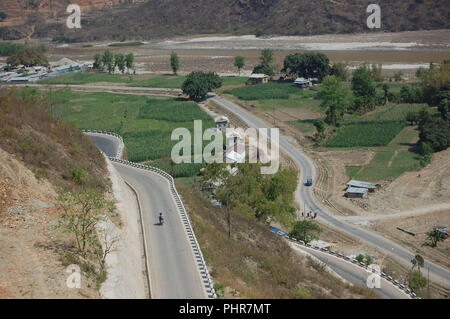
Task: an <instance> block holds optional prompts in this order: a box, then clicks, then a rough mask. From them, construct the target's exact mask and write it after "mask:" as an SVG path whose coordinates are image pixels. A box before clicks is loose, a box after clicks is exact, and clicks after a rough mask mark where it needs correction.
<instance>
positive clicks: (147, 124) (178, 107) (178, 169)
mask: <svg viewBox="0 0 450 319" xmlns="http://www.w3.org/2000/svg"><path fill="white" fill-rule="evenodd" d="M51 100H52V104H53V107H52V109H53V112H54V114H55V115H57V116H59V117H61V118H63V119H65V120H67V121H69V122H71V123H73V125H75V126H77V127H79V128H83V129H100V130H107V131H113V132H116V133H118V134H121V135H122V136H123V138H124V142H125V146H126V148H127V152H128V159H129V160H131V161H135V162H145V161H152V163H155V166H158V167H161V168H163V169H166V168H167V167H169V168H170V169H171V171H172V172H174V174H176V176H182V177H188V176H192V175H196V174H197V173H198V171H199V169H200V168H201V167H202V164H176V165H173V167H172V166H171V164H170V154H171V151H172V147H173V145H175V144H176V143H178V141H172V140H171V134H172V131H173V130H174V129H175V128H178V127H183V128H187V129H188V130H190V131H191V132H193V128H194V120H202V127H203V129H206V128H209V127H214V126H215V124H214V121H213V120H212V119H211V118H210V117H209V116H208V115H207V114H206V113H205V112H203V111H202V110H201V109H200V108H199V107H198V106H197V105H196V104H195V103H193V102H189V101H184V100H182V99H179V98H169V97H167V98H165V97H148V96H139V95H128V94H112V93H80V92H73V91H69V90H59V91H56V92H53V93H52V97H51ZM205 143H206V142H205Z"/></svg>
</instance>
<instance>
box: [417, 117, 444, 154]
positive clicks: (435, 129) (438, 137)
mask: <svg viewBox="0 0 450 319" xmlns="http://www.w3.org/2000/svg"><path fill="white" fill-rule="evenodd" d="M419 137H420V141H421V142H427V143H429V144H430V146H431V147H432V149H433V151H435V152H440V151H443V150H446V149H447V148H448V147H449V146H450V123H449V122H447V121H444V120H443V119H442V118H439V117H428V118H426V119H425V120H423V121H421V122H420V124H419Z"/></svg>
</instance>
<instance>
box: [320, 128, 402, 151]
mask: <svg viewBox="0 0 450 319" xmlns="http://www.w3.org/2000/svg"><path fill="white" fill-rule="evenodd" d="M404 127H405V123H404V122H367V123H355V124H348V125H343V126H341V127H340V128H339V129H338V132H337V134H336V136H334V137H332V138H331V139H330V140H328V141H327V142H326V144H325V146H327V147H361V146H384V145H387V144H389V142H390V141H391V140H392V139H394V138H395V137H396V136H397V134H398V133H400V131H401V130H402V129H403V128H404Z"/></svg>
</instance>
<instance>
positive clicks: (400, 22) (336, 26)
mask: <svg viewBox="0 0 450 319" xmlns="http://www.w3.org/2000/svg"><path fill="white" fill-rule="evenodd" d="M34 1H36V2H40V3H42V5H40V6H38V7H37V8H46V6H45V5H44V4H45V3H47V7H48V6H49V4H50V2H51V0H41V1H39V0H34ZM54 1H55V0H53V2H54ZM21 2H26V1H25V0H22V1H21ZM66 2H69V1H68V0H67V1H66V0H61V1H58V3H59V11H58V10H56V11H55V12H56V13H52V14H53V16H54V18H52V17H50V16H49V14H48V12H47V13H45V10H44V9H41V11H39V9H36V10H37V11H36V12H37V13H38V14H34V15H33V17H32V18H30V17H28V18H27V19H28V20H26V22H25V24H22V25H20V24H19V25H17V26H14V27H9V28H7V29H4V30H3V32H0V36H3V37H4V38H5V37H6V38H7V37H8V32H6V31H9V33H11V32H12V31H13V30H19V31H20V32H21V33H22V34H26V33H27V32H26V31H24V30H26V29H27V28H28V29H29V28H31V26H33V27H32V32H31V31H28V33H29V35H31V36H32V37H54V36H55V35H62V36H63V37H62V39H64V40H67V41H87V40H125V39H150V38H155V37H168V36H173V35H183V34H198V33H236V34H244V33H255V32H259V33H260V34H270V35H308V34H325V33H354V32H367V31H370V30H369V29H368V28H367V26H366V19H367V16H368V14H367V13H366V8H367V6H368V5H369V4H370V3H372V2H373V1H370V0H353V1H349V0H344V1H334V0H317V1H311V0H222V1H211V0H192V1H181V0H81V1H78V4H80V6H81V7H82V9H83V10H84V12H83V17H82V19H83V20H82V26H83V28H82V29H81V30H68V29H67V28H66V27H65V25H64V17H66V16H67V14H66V13H65V5H64V4H65V3H66ZM2 3H3V1H2ZM8 3H11V8H12V6H13V5H12V3H14V0H6V5H8ZM379 4H380V6H381V9H382V28H381V31H406V30H422V29H445V28H450V9H449V6H448V0H436V1H433V0H380V1H379ZM2 7H3V4H2ZM7 9H8V8H7ZM30 10H31V9H30ZM0 11H5V12H6V13H7V14H8V10H4V9H2V8H1V7H0ZM27 12H29V11H27ZM8 19H11V18H6V20H5V21H6V22H8ZM6 22H4V23H3V24H5V23H6ZM0 25H1V24H0ZM377 31H380V30H379V29H377ZM5 35H6V36H5ZM16 37H17V35H16Z"/></svg>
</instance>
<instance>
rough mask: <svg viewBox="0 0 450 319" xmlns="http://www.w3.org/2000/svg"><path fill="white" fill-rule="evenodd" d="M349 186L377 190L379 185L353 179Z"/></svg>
mask: <svg viewBox="0 0 450 319" xmlns="http://www.w3.org/2000/svg"><path fill="white" fill-rule="evenodd" d="M347 186H349V187H358V188H376V187H377V184H374V183H369V182H363V181H357V180H354V179H352V180H351V181H350V182H348V183H347Z"/></svg>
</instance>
